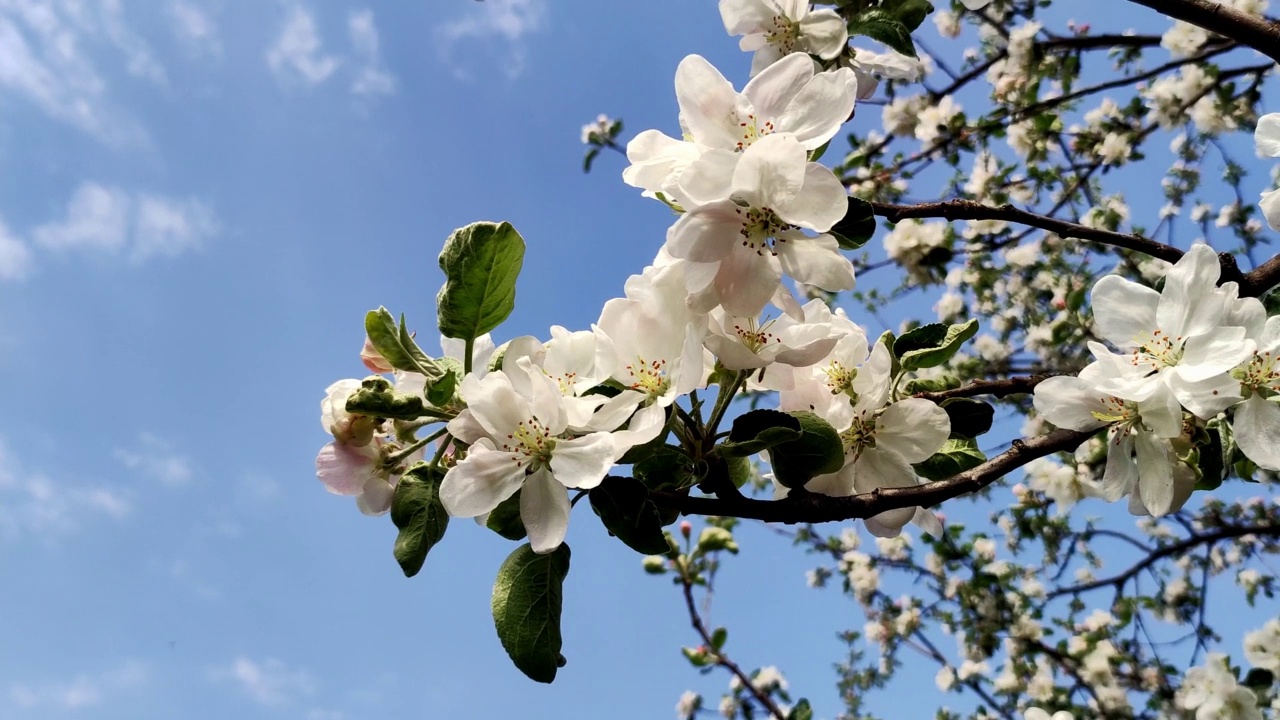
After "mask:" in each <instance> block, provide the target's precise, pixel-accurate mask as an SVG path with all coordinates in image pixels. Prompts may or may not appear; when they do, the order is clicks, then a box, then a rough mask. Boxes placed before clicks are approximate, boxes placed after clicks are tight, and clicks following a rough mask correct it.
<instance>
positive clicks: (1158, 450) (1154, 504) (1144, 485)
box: [1134, 432, 1178, 517]
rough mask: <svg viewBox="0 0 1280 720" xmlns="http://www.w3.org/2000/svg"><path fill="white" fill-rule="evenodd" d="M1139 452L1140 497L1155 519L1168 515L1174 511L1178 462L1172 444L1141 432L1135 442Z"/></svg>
mask: <svg viewBox="0 0 1280 720" xmlns="http://www.w3.org/2000/svg"><path fill="white" fill-rule="evenodd" d="M1134 447H1135V448H1136V449H1137V451H1138V496H1139V498H1141V500H1142V504H1143V505H1144V506H1145V507H1146V508H1147V511H1148V512H1150V513H1151V514H1152V515H1154V516H1155V517H1161V516H1163V515H1168V514H1169V511H1170V510H1171V509H1172V508H1173V495H1174V488H1173V466H1174V463H1176V462H1178V459H1177V458H1175V457H1174V455H1173V448H1172V446H1170V445H1169V441H1168V440H1162V439H1160V438H1157V437H1156V436H1155V435H1153V434H1151V433H1144V432H1140V433H1137V434H1136V437H1135V438H1134Z"/></svg>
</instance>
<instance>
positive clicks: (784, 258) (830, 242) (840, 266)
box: [774, 232, 855, 292]
mask: <svg viewBox="0 0 1280 720" xmlns="http://www.w3.org/2000/svg"><path fill="white" fill-rule="evenodd" d="M774 247H775V248H776V249H777V252H778V261H779V262H780V263H781V264H782V270H783V272H785V273H786V274H787V275H790V276H791V277H793V278H795V279H796V280H799V281H800V282H802V283H807V284H809V285H815V286H817V287H820V288H822V289H823V290H828V291H830V292H839V291H842V290H852V289H853V287H854V284H855V283H854V276H853V263H851V262H849V258H847V257H845V256H844V255H841V254H840V245H839V244H838V243H837V242H836V239H835V238H833V237H831V236H830V235H819V236H817V237H812V238H811V237H806V236H805V235H804V234H803V233H798V232H797V233H786V236H785V237H781V238H778V240H777V242H775V244H774Z"/></svg>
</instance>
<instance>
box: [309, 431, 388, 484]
mask: <svg viewBox="0 0 1280 720" xmlns="http://www.w3.org/2000/svg"><path fill="white" fill-rule="evenodd" d="M376 463H377V450H376V449H375V448H374V447H373V446H372V445H366V446H364V447H358V448H357V447H352V446H350V445H347V444H345V443H339V442H331V443H329V444H328V445H325V446H324V447H322V448H320V452H319V454H317V455H316V477H318V478H319V479H320V482H322V483H324V489H325V490H328V491H329V492H331V493H333V494H334V495H359V494H360V493H361V492H363V491H364V484H365V482H366V481H368V479H369V478H371V477H373V476H374V471H375V467H376Z"/></svg>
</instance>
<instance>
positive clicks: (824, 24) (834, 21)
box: [800, 8, 849, 60]
mask: <svg viewBox="0 0 1280 720" xmlns="http://www.w3.org/2000/svg"><path fill="white" fill-rule="evenodd" d="M800 37H801V39H803V40H804V41H805V49H806V50H807V51H808V52H810V53H813V54H814V55H817V56H818V57H820V58H822V59H823V60H830V59H832V58H834V57H835V56H837V55H839V54H840V53H841V51H843V50H844V46H845V45H846V44H847V43H848V42H849V29H848V28H847V27H845V24H844V20H842V19H840V16H839V15H837V14H836V11H835V10H831V9H828V8H823V9H822V10H814V11H813V12H811V13H809V14H808V15H806V16H805V18H804V19H803V20H801V21H800Z"/></svg>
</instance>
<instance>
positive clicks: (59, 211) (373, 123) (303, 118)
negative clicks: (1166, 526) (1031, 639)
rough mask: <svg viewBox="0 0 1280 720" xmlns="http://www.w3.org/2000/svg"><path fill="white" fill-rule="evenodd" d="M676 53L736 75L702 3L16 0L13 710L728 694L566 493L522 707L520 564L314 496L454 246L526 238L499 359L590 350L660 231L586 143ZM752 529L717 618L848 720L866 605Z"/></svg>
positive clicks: (592, 710)
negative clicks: (546, 662) (366, 332)
mask: <svg viewBox="0 0 1280 720" xmlns="http://www.w3.org/2000/svg"><path fill="white" fill-rule="evenodd" d="M1161 29H1162V28H1161ZM925 31H926V32H927V33H929V34H932V33H933V30H932V26H931V25H926V29H925ZM691 52H696V53H700V54H702V55H704V56H706V57H708V58H709V59H710V60H711V61H712V62H713V63H714V64H715V65H717V66H718V67H720V68H721V69H722V70H723V71H724V72H725V73H726V75H727V76H729V77H731V78H734V79H735V80H736V82H737V84H738V85H739V86H740V85H741V83H742V81H743V79H744V78H745V77H746V72H747V68H748V67H749V60H750V58H749V56H748V55H746V54H743V53H740V52H739V51H738V50H737V46H736V42H735V41H734V40H733V39H731V38H729V37H727V36H726V35H724V33H723V30H722V26H721V24H720V21H719V16H718V13H717V11H716V9H715V4H714V3H712V2H709V1H708V2H698V3H691V2H689V1H688V0H649V1H648V2H645V3H600V2H598V1H596V2H588V1H587V0H554V2H553V1H552V0H487V2H484V3H475V2H470V1H469V0H428V1H425V2H415V3H382V4H379V5H368V6H366V5H360V4H346V3H340V2H325V3H321V2H311V3H309V4H302V3H297V2H289V1H285V2H261V3H232V2H228V1H227V0H209V1H207V2H196V0H163V1H162V0H155V2H150V3H133V4H124V3H123V2H119V1H118V0H84V1H82V2H75V1H72V0H51V1H47V2H46V1H42V0H0V375H2V376H3V377H4V378H5V382H3V383H0V407H3V408H5V411H4V412H3V413H2V414H0V719H3V720H34V719H37V718H40V719H43V718H62V717H68V718H70V717H75V718H92V719H95V720H109V719H120V720H126V719H128V720H137V719H138V718H190V719H191V720H206V719H210V720H211V719H214V718H218V719H221V718H227V717H236V718H282V719H283V718H289V719H296V720H362V719H364V718H434V717H458V718H481V719H487V718H508V717H522V718H526V719H527V720H539V719H542V718H547V719H550V718H566V717H570V718H576V717H583V718H586V717H610V718H617V719H619V720H631V719H636V720H639V719H641V718H645V719H648V718H665V717H671V716H672V714H673V713H672V707H673V706H674V703H675V701H676V698H677V697H678V695H679V694H680V692H681V691H683V690H685V689H686V688H690V687H693V688H696V689H699V690H703V691H706V692H708V693H709V694H712V695H713V697H718V693H719V691H720V690H721V689H722V688H723V687H724V686H725V681H726V680H727V678H724V677H721V676H719V675H717V676H715V677H714V678H712V679H702V678H699V677H698V676H697V674H696V673H694V672H693V671H692V670H690V669H689V668H688V666H687V665H686V664H685V663H684V662H683V660H681V659H680V656H679V647H680V646H681V645H682V644H694V637H693V635H692V633H691V631H690V630H689V628H688V624H687V619H686V618H685V617H684V615H683V614H682V611H681V605H680V599H679V594H678V592H677V590H676V588H674V587H673V586H672V585H671V584H670V582H669V580H667V579H663V578H650V577H648V576H645V575H643V574H642V573H641V571H640V568H639V558H638V557H637V556H636V555H635V554H634V553H633V552H631V551H630V550H628V549H626V548H625V547H624V546H622V545H621V544H619V543H617V542H615V541H611V540H609V539H608V538H607V537H606V535H605V533H604V531H603V530H602V529H601V528H600V526H599V524H598V523H596V522H594V521H593V519H592V518H590V517H589V516H584V515H583V510H582V509H581V508H580V509H579V512H578V513H576V517H575V519H574V521H573V522H572V523H571V528H570V536H569V542H570V545H571V546H572V548H573V570H572V571H571V572H570V575H569V578H568V582H567V586H566V590H565V598H566V607H565V618H566V619H565V626H566V630H565V636H566V644H565V649H564V654H565V655H566V656H567V657H568V660H569V664H568V666H567V667H566V668H564V669H563V670H562V671H561V673H560V676H559V678H558V680H557V681H556V683H555V684H554V685H552V686H542V685H537V684H535V683H532V682H530V681H528V680H526V679H525V678H524V677H523V676H522V675H520V674H519V672H518V671H516V670H515V669H514V668H513V667H512V666H511V664H510V662H509V661H508V660H507V658H506V656H505V654H504V653H503V651H502V649H501V646H500V645H499V643H498V641H497V638H496V636H495V634H494V631H493V628H492V620H491V616H490V610H489V594H490V590H491V587H492V582H493V576H494V574H495V573H496V571H497V568H498V565H499V564H500V563H501V561H502V559H503V558H504V557H505V556H506V554H507V553H508V552H509V551H510V550H511V548H512V546H511V545H510V543H508V542H506V541H503V540H502V539H500V538H499V537H497V536H496V535H494V534H492V533H488V532H484V531H480V530H479V529H478V528H475V527H474V526H473V525H472V524H470V523H468V522H457V523H455V524H453V526H452V527H451V529H450V531H449V534H448V536H447V537H446V539H445V541H444V542H443V544H442V545H440V546H439V547H438V548H437V549H436V550H435V551H434V552H433V553H432V555H431V557H430V559H429V560H428V562H427V564H426V567H425V569H424V570H423V572H422V573H421V574H420V575H419V576H418V577H416V578H414V579H412V580H406V579H405V578H403V577H402V576H401V574H400V572H399V569H398V567H397V566H396V564H395V561H394V559H393V558H392V556H391V544H392V541H393V540H394V537H395V529H394V528H393V527H392V525H391V523H390V521H389V520H388V519H387V518H385V517H383V518H376V519H370V518H366V517H363V516H361V515H360V514H359V513H358V512H357V511H356V509H355V506H354V503H352V502H351V501H350V499H346V498H337V497H334V496H331V495H328V494H326V493H325V492H323V490H322V488H321V486H320V484H319V482H318V481H317V480H316V479H315V477H314V457H315V453H316V451H317V450H318V449H319V447H320V446H321V445H322V444H323V443H324V442H326V435H325V434H324V433H323V431H322V430H321V428H320V426H319V423H318V421H317V420H318V416H319V402H320V399H321V398H322V396H323V391H324V388H325V387H326V386H327V385H328V384H329V383H331V382H333V381H334V380H337V379H339V378H343V377H361V376H363V375H364V374H365V372H364V369H363V368H362V367H361V366H360V364H359V361H358V351H359V349H360V345H361V342H362V328H361V321H362V317H363V314H364V313H365V312H366V311H367V310H369V309H372V308H376V307H377V306H379V305H386V306H387V307H389V308H390V309H391V310H392V311H393V312H396V313H399V312H404V313H407V315H408V318H409V323H410V326H411V327H413V328H416V329H418V330H420V331H421V337H424V338H430V337H432V336H433V335H434V332H433V329H432V324H433V318H434V302H433V299H434V296H435V293H436V290H437V288H438V287H439V284H440V281H441V277H440V273H439V270H438V267H437V265H436V256H437V254H438V252H439V249H440V246H441V243H442V242H443V240H444V238H445V237H446V236H447V235H448V233H449V232H450V231H451V230H452V229H454V228H455V227H458V226H461V225H465V224H467V223H469V222H472V221H475V220H482V219H483V220H508V221H510V222H512V223H513V224H514V225H515V227H516V228H517V229H518V230H519V231H520V232H521V233H522V234H523V235H524V237H525V239H526V241H527V243H528V254H527V256H526V260H525V269H524V273H523V275H522V276H521V279H520V284H519V299H518V304H517V308H516V311H515V313H514V314H513V315H512V317H511V318H510V319H509V320H508V321H507V323H506V324H504V325H503V326H502V327H501V328H500V329H499V330H498V331H497V333H495V334H496V335H497V339H498V340H499V341H502V340H505V339H508V338H510V337H514V336H516V335H522V334H538V335H543V336H545V335H546V328H547V326H548V325H550V324H553V323H555V324H561V325H565V326H567V327H570V328H585V327H588V326H589V324H590V323H591V322H592V321H594V320H595V319H596V317H597V315H598V313H599V308H600V306H601V304H602V303H603V302H604V300H606V299H607V298H609V297H612V296H614V295H617V294H619V293H620V291H621V287H622V284H623V281H624V280H625V278H626V277H627V275H629V274H631V273H633V272H638V271H639V269H640V268H641V267H643V265H644V264H645V263H646V262H647V261H648V260H650V259H651V258H652V256H653V254H654V253H655V251H656V250H657V248H658V245H659V244H660V241H661V238H662V237H663V234H664V232H665V230H666V228H667V226H668V224H669V223H670V219H671V218H670V215H669V213H667V212H666V211H665V210H664V209H663V208H662V207H661V206H659V205H657V204H656V203H654V202H652V201H646V200H644V199H643V198H641V197H640V196H639V194H638V192H636V191H635V190H634V189H632V188H629V187H627V186H625V185H624V184H623V183H622V182H621V181H620V180H619V179H618V176H617V175H618V172H619V171H620V170H621V167H622V163H621V162H620V159H619V158H616V157H613V156H610V155H605V156H602V157H601V158H600V159H599V161H598V164H597V170H596V171H595V172H594V173H592V174H591V175H584V174H583V173H582V171H581V165H580V163H581V155H582V146H581V144H580V142H579V128H580V126H581V125H582V124H583V123H585V122H589V121H590V120H591V119H592V118H594V117H595V115H596V114H597V113H600V112H606V113H610V114H612V115H621V116H623V117H625V119H626V122H627V128H628V132H627V136H630V134H632V133H634V132H636V131H639V130H641V129H644V128H648V127H658V128H662V129H664V130H666V131H667V132H669V133H675V132H676V128H675V117H676V104H675V99H674V94H673V91H672V77H673V73H674V70H675V67H676V65H677V63H678V62H679V60H680V59H681V58H682V57H683V56H684V55H686V54H688V53H691ZM869 115H870V118H869V119H860V120H859V121H858V122H859V123H862V125H863V126H866V127H878V125H879V113H878V111H876V112H874V113H869ZM858 127H859V125H858V124H857V123H855V125H854V129H855V130H856V129H857V128H858ZM424 344H425V345H426V346H427V349H428V350H429V351H432V350H434V347H433V343H431V342H426V343H424ZM1094 509H1095V510H1096V509H1098V508H1094ZM741 542H742V544H743V546H744V548H745V549H746V550H748V551H750V556H749V557H745V558H743V559H741V560H738V561H735V562H731V563H730V564H729V566H728V567H727V568H726V570H725V572H724V573H723V576H722V583H721V586H720V599H719V600H718V602H717V604H716V607H715V609H714V611H713V615H712V618H711V620H712V622H713V623H715V624H727V625H729V627H730V642H729V645H728V647H727V650H728V651H730V654H731V655H732V656H734V657H735V658H736V659H738V660H739V662H741V663H742V664H743V665H745V666H749V667H757V666H760V665H766V664H776V665H778V666H780V667H781V668H783V670H784V671H785V672H786V673H787V675H788V677H789V678H791V681H792V686H793V688H794V689H795V691H796V694H797V696H800V695H803V696H808V697H810V698H811V699H812V700H813V701H814V704H815V707H816V709H817V710H818V715H819V717H831V716H832V715H834V713H835V711H836V707H837V706H836V704H835V703H836V697H837V696H836V693H835V689H834V680H835V673H834V671H833V670H832V667H831V665H832V663H833V662H835V661H836V660H838V659H839V657H840V652H841V645H840V644H839V643H838V641H837V640H836V638H835V635H834V633H835V632H836V631H837V630H838V629H840V628H841V627H849V626H860V625H861V619H860V613H859V612H857V611H856V610H855V609H854V607H853V605H852V604H850V603H849V602H848V601H847V600H845V599H843V598H841V597H840V596H839V594H838V593H836V592H831V591H828V592H818V591H814V590H810V589H808V588H806V587H805V585H804V578H803V572H804V570H805V569H806V568H807V567H809V566H810V565H811V563H810V562H808V561H798V559H797V558H798V554H797V553H796V552H794V551H792V550H790V549H789V548H788V547H787V544H786V542H785V541H783V540H780V539H777V538H774V537H772V536H771V535H770V534H769V533H768V532H767V531H764V530H762V529H759V528H749V529H747V530H746V531H745V532H744V533H743V534H742V537H741ZM1235 642H1238V640H1236V641H1235ZM935 671H936V667H933V666H929V667H927V669H925V670H922V671H921V675H920V677H918V678H915V679H916V680H919V681H924V680H928V681H929V682H930V683H931V682H932V678H933V674H934V672H935ZM923 712H924V709H923V706H922V707H921V713H922V714H920V715H918V716H919V717H923V716H924V715H923Z"/></svg>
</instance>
